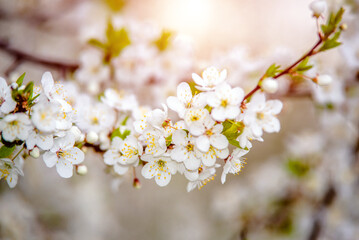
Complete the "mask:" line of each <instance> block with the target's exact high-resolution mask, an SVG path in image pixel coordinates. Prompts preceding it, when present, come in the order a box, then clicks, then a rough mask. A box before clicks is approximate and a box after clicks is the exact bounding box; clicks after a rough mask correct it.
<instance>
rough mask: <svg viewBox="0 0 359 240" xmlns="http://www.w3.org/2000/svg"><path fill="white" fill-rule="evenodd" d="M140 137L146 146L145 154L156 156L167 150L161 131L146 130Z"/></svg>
mask: <svg viewBox="0 0 359 240" xmlns="http://www.w3.org/2000/svg"><path fill="white" fill-rule="evenodd" d="M142 137H143V138H144V142H145V145H146V151H145V152H146V154H152V155H154V156H158V155H161V154H163V153H164V152H165V151H166V150H167V145H166V139H165V137H164V135H163V131H160V130H157V129H148V130H146V131H145V132H144V133H143V135H142Z"/></svg>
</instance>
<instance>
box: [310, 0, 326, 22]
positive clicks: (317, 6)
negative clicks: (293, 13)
mask: <svg viewBox="0 0 359 240" xmlns="http://www.w3.org/2000/svg"><path fill="white" fill-rule="evenodd" d="M309 8H310V10H312V11H313V16H314V17H316V18H319V17H320V16H321V15H322V14H323V13H324V11H325V10H326V9H327V3H326V2H325V1H324V0H316V1H314V2H312V3H311V4H310V5H309Z"/></svg>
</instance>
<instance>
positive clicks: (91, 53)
mask: <svg viewBox="0 0 359 240" xmlns="http://www.w3.org/2000/svg"><path fill="white" fill-rule="evenodd" d="M102 55H103V54H102V52H101V51H98V50H97V49H93V48H92V49H87V50H85V51H83V52H81V54H80V63H81V67H80V68H79V69H78V70H77V71H76V73H75V76H76V79H77V80H79V82H81V83H84V84H89V83H92V82H96V83H98V82H104V81H106V80H109V79H110V68H109V66H107V65H105V64H104V63H103V61H102Z"/></svg>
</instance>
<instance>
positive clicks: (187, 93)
mask: <svg viewBox="0 0 359 240" xmlns="http://www.w3.org/2000/svg"><path fill="white" fill-rule="evenodd" d="M177 97H178V99H179V100H180V101H181V102H182V103H184V104H186V103H189V102H190V101H191V100H192V91H191V88H190V86H189V85H188V83H186V82H182V83H180V84H179V85H178V87H177Z"/></svg>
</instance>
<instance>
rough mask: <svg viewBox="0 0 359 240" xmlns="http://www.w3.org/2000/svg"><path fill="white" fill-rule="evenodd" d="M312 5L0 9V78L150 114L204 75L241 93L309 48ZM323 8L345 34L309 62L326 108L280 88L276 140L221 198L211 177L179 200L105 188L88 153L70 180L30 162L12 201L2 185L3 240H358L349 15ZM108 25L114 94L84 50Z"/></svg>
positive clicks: (51, 4)
mask: <svg viewBox="0 0 359 240" xmlns="http://www.w3.org/2000/svg"><path fill="white" fill-rule="evenodd" d="M310 2H311V1H307V0H305V1H304V0H301V1H299V0H272V1H267V0H227V1H219V0H172V1H165V0H147V1H139V0H97V1H96V0H92V1H91V0H51V1H50V0H12V1H8V0H0V76H2V77H5V78H7V79H9V80H11V79H15V78H16V76H19V75H20V74H22V73H23V72H26V79H27V81H35V82H37V83H39V81H40V79H41V75H42V74H43V72H44V71H51V72H52V74H53V75H54V79H55V80H56V79H58V80H61V81H65V82H66V81H68V82H78V83H79V85H80V86H83V89H84V91H87V92H89V93H90V94H92V95H94V96H96V95H97V94H99V93H100V92H101V90H103V88H104V87H108V86H116V87H117V88H120V89H126V91H129V92H132V93H135V94H136V95H137V97H138V101H139V102H140V103H141V104H147V105H149V106H150V107H158V106H160V103H161V102H164V101H165V99H166V97H167V96H169V95H171V94H172V95H173V94H174V93H175V89H176V85H177V84H178V83H179V82H180V81H184V80H189V79H190V78H191V73H192V72H197V73H200V72H201V71H202V70H203V69H204V68H205V67H207V66H211V65H214V66H217V67H219V68H227V69H228V78H229V82H230V83H231V84H232V85H233V86H235V85H236V86H241V87H242V88H244V89H245V91H246V92H248V91H249V90H250V89H251V88H253V86H255V85H256V83H257V81H258V77H260V75H261V73H263V71H265V69H266V68H267V67H268V66H269V65H271V64H272V63H274V62H276V63H279V64H281V65H283V66H288V65H290V64H291V63H292V62H293V61H295V60H296V59H297V58H298V57H300V56H301V55H302V54H303V53H304V52H305V51H307V50H308V49H310V48H311V46H312V45H313V44H314V43H315V42H316V40H317V34H316V23H315V20H314V19H313V18H312V13H311V11H310V10H309V8H308V6H309V4H310ZM328 3H329V9H338V8H339V7H340V6H342V5H345V7H346V9H347V11H346V15H345V21H346V23H347V24H348V31H347V32H346V33H345V34H344V36H343V42H344V45H343V46H342V47H340V48H339V49H335V50H334V51H330V52H328V53H324V54H323V55H321V56H320V57H316V58H315V61H316V63H317V66H318V67H317V69H316V70H317V71H320V72H323V73H327V74H332V75H333V76H334V78H335V79H336V80H338V81H339V82H340V86H339V87H335V86H333V87H332V89H328V91H327V92H328V93H327V95H325V94H322V95H320V94H321V93H317V92H315V91H316V90H312V89H311V87H310V86H309V87H308V86H304V87H303V88H304V90H303V92H301V93H303V94H298V95H295V96H294V97H293V96H290V95H288V94H287V92H286V91H287V90H288V79H283V80H281V83H282V84H281V89H280V91H279V95H278V97H279V98H281V99H282V101H283V102H284V109H283V111H282V113H281V114H280V116H279V119H280V122H281V131H280V133H277V134H270V135H269V134H265V135H264V142H255V144H254V146H253V149H252V151H251V152H250V153H249V154H248V155H247V164H246V166H245V167H244V169H243V170H242V172H241V173H240V174H239V175H235V176H233V175H231V176H228V178H227V182H226V183H225V184H224V185H222V184H221V183H220V180H219V175H220V174H221V173H220V172H219V173H217V175H218V176H217V177H216V179H215V180H214V181H213V182H211V183H209V184H207V185H206V186H205V187H204V188H202V189H201V190H200V191H198V190H195V191H192V192H190V193H187V191H186V180H185V179H184V178H183V177H180V176H175V177H174V178H173V180H172V181H171V183H170V184H169V185H168V186H167V187H165V188H160V187H158V186H157V185H156V184H155V183H154V181H145V180H144V179H143V178H140V181H141V185H142V188H141V189H140V190H138V189H135V188H133V187H132V176H125V177H123V178H117V177H114V176H113V175H111V174H109V173H108V171H107V169H106V166H105V164H104V162H103V159H102V156H101V155H100V154H98V153H95V152H93V151H92V150H91V149H89V151H88V152H87V154H86V159H85V164H86V166H87V167H88V171H89V172H88V174H87V175H86V176H79V175H75V176H74V177H73V178H71V179H63V178H61V177H59V176H58V174H56V170H55V169H54V168H52V169H48V168H47V167H46V166H45V164H44V163H43V161H42V159H32V158H28V159H27V160H26V161H25V162H26V164H25V167H24V173H25V176H24V177H21V178H20V179H19V182H18V185H17V187H16V188H15V189H9V188H8V186H7V184H6V182H4V181H1V182H0V239H4V240H5V239H36V240H38V239H56V240H60V239H88V240H92V239H93V240H97V239H106V240H111V239H121V240H125V239H129V240H130V239H157V240H162V239H167V240H168V239H199V240H200V239H201V240H202V239H209V240H210V239H213V240H214V239H229V240H232V239H308V240H314V239H342V240H345V239H347V240H357V239H359V230H358V229H359V228H358V226H359V191H358V190H359V186H358V183H359V181H358V180H359V178H358V174H359V171H358V170H359V164H358V161H357V160H358V123H359V121H358V119H359V100H358V99H359V98H358V87H357V86H356V85H355V84H356V83H357V81H358V80H357V78H358V76H357V73H358V69H359V68H358V66H359V64H358V62H359V38H358V36H359V33H358V29H359V26H358V25H359V24H358V23H359V21H358V20H359V18H358V8H359V3H358V1H346V2H345V1H334V0H333V1H329V2H328ZM109 20H110V21H112V23H113V25H114V26H115V27H123V26H125V27H126V29H128V31H129V33H130V34H131V37H132V38H131V39H133V41H132V42H131V45H130V47H127V48H126V49H124V50H123V51H122V52H121V55H120V56H118V57H116V59H114V61H113V64H114V65H113V67H114V69H115V73H114V74H113V75H111V77H112V78H113V79H111V80H113V82H115V83H116V85H114V83H113V82H112V83H109V82H108V81H107V80H106V79H107V78H106V76H107V75H106V74H105V75H106V76H105V77H103V73H101V71H102V70H101V71H100V70H99V67H98V63H97V62H98V61H97V62H96V59H97V60H98V59H99V57H97V58H96V57H94V56H96V53H94V55H91V54H92V51H93V49H96V47H94V46H91V44H88V42H89V39H99V40H101V41H104V35H105V34H104V33H105V30H106V26H107V23H108V21H109ZM164 31H169V32H171V45H170V47H167V45H166V44H167V43H165V44H164V45H163V44H162V45H157V47H158V48H159V49H161V48H163V49H167V50H164V51H163V52H162V53H161V51H162V50H161V51H159V53H153V52H152V50H151V49H148V48H147V45H148V44H147V43H148V42H151V44H152V43H153V41H154V40H156V39H157V40H158V39H161V36H163V34H162V35H161V33H163V32H164ZM146 44H147V45H146ZM132 46H133V47H132ZM131 47H132V48H131ZM100 58H101V57H100ZM96 64H97V65H96ZM94 66H95V67H96V68H95V67H94ZM88 69H91V70H88ZM94 69H95V70H94ZM91 71H93V72H91ZM89 72H90V73H91V74H92V75H89ZM104 72H106V71H104ZM110 72H111V70H110ZM96 74H98V75H96ZM101 74H102V75H101ZM101 77H103V78H104V79H105V80H99V79H100V78H101ZM92 78H93V79H92ZM348 86H349V87H348ZM333 89H334V90H333ZM335 89H337V90H338V89H339V90H338V91H340V93H333V91H335ZM144 93H146V94H144ZM338 94H339V95H340V94H341V95H340V96H341V97H335V96H338ZM322 96H324V97H322ZM326 96H329V97H327V98H326ZM333 96H334V97H333ZM272 97H273V98H275V97H276V96H272ZM321 97H322V98H321ZM323 99H324V100H323ZM328 99H329V100H328ZM328 104H331V105H330V106H334V107H332V108H330V107H328V106H329V105H328ZM333 109H334V110H333Z"/></svg>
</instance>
